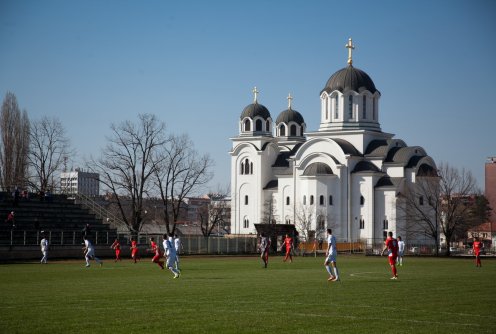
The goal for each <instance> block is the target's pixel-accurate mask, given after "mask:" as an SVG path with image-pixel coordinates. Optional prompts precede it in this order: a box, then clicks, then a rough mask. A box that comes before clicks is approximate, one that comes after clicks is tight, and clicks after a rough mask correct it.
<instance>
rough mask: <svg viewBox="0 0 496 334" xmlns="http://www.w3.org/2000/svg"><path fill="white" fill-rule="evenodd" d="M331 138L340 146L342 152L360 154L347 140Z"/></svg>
mask: <svg viewBox="0 0 496 334" xmlns="http://www.w3.org/2000/svg"><path fill="white" fill-rule="evenodd" d="M332 140H334V141H335V142H336V143H337V144H338V145H339V146H340V147H341V149H342V150H343V152H344V154H350V155H360V152H358V150H357V149H356V148H355V146H353V144H352V143H350V142H349V141H346V140H344V139H339V138H333V139H332Z"/></svg>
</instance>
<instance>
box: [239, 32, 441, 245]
mask: <svg viewBox="0 0 496 334" xmlns="http://www.w3.org/2000/svg"><path fill="white" fill-rule="evenodd" d="M346 47H347V48H348V50H349V54H348V66H346V67H345V68H343V69H340V70H338V71H337V72H335V73H334V74H333V75H332V76H331V77H330V78H329V80H328V81H327V83H326V85H325V87H324V88H323V89H322V91H321V92H320V101H321V108H320V126H319V128H318V130H317V131H307V125H306V123H305V121H304V118H303V116H302V115H301V114H300V113H299V112H298V111H296V110H294V109H293V108H292V106H291V96H289V97H288V100H289V104H288V109H287V110H284V111H282V112H281V113H279V114H278V116H277V118H275V121H274V119H273V118H272V116H271V113H270V112H269V110H268V109H267V108H266V107H265V106H264V105H262V104H261V103H259V101H258V97H257V93H258V92H257V90H256V88H255V89H254V101H253V103H251V104H249V105H248V106H246V107H245V108H244V110H243V111H242V113H241V115H240V118H239V134H238V136H236V137H234V138H231V140H232V144H233V145H232V150H231V152H230V155H231V201H232V202H231V233H233V234H254V233H256V230H255V224H259V223H275V224H294V225H295V227H296V229H297V230H298V231H299V233H300V236H301V237H303V238H312V237H314V236H315V237H318V238H322V237H323V236H324V234H325V230H326V229H327V228H332V229H333V234H334V235H335V236H336V238H337V239H338V241H358V240H363V239H376V240H377V239H382V238H383V237H384V236H385V233H386V232H387V231H393V232H394V234H395V235H397V234H401V233H402V231H406V227H407V222H406V220H405V219H404V218H402V215H401V214H400V212H399V211H400V207H399V206H400V202H401V201H399V200H398V195H399V193H400V192H401V189H402V188H403V187H404V186H405V184H407V183H410V184H412V183H415V178H416V177H417V176H419V175H422V174H425V173H428V172H431V171H433V170H434V171H435V170H436V165H435V162H434V161H433V159H432V158H431V157H429V156H428V155H427V153H426V151H425V150H424V149H423V148H422V147H419V146H408V145H407V144H406V143H405V142H404V141H403V140H401V139H396V138H394V135H393V134H390V133H386V132H382V130H381V127H380V123H379V118H380V117H379V116H380V98H381V93H380V92H379V90H378V89H377V88H376V87H375V84H374V82H373V81H372V79H371V78H370V76H369V75H368V74H367V73H365V72H364V71H362V70H360V69H358V68H356V67H354V66H353V60H352V53H351V51H352V49H353V45H352V41H351V39H350V40H349V42H348V44H347V45H346Z"/></svg>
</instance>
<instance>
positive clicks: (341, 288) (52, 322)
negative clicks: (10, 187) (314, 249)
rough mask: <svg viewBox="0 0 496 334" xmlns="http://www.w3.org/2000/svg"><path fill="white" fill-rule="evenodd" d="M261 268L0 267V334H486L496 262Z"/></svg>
mask: <svg viewBox="0 0 496 334" xmlns="http://www.w3.org/2000/svg"><path fill="white" fill-rule="evenodd" d="M269 261H270V262H269V268H267V269H264V268H262V265H261V262H260V259H259V258H257V257H182V258H181V267H182V268H181V269H182V275H181V277H180V278H178V279H173V278H172V274H171V273H170V271H167V270H160V269H159V267H158V266H157V265H155V264H152V263H151V262H150V259H143V260H142V261H141V262H139V263H137V264H134V263H132V262H131V261H130V260H124V261H122V262H119V263H114V261H113V260H110V259H107V260H106V261H105V263H104V265H103V267H100V266H97V265H96V264H95V263H94V262H93V263H92V265H91V267H90V268H85V267H84V260H83V259H81V260H80V261H52V262H49V264H47V265H40V264H39V263H22V264H3V265H0V277H1V280H0V291H1V297H2V298H1V301H2V302H1V305H0V308H1V310H0V317H1V318H0V333H50V334H53V333H124V332H126V333H150V332H151V331H153V332H154V333H163V332H165V333H429V334H432V333H466V332H477V333H495V332H496V313H495V311H496V300H495V297H496V281H495V279H496V261H494V260H486V259H483V262H482V265H483V267H482V268H476V267H475V265H474V262H473V259H459V258H458V259H449V258H439V259H437V258H419V257H407V258H405V264H404V265H403V266H402V267H399V268H398V275H399V280H397V281H392V280H390V279H389V278H390V277H391V271H390V268H389V265H388V264H387V259H386V257H365V256H350V255H340V256H338V267H339V269H340V276H341V281H340V282H327V277H328V276H327V272H326V271H325V269H324V267H323V261H324V258H323V257H318V258H313V257H304V258H302V257H296V258H295V259H294V262H293V263H283V262H282V257H280V256H272V257H271V258H270V260H269Z"/></svg>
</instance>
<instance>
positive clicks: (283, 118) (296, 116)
mask: <svg viewBox="0 0 496 334" xmlns="http://www.w3.org/2000/svg"><path fill="white" fill-rule="evenodd" d="M290 122H295V123H296V124H298V125H302V124H303V123H305V120H304V119H303V116H301V114H300V113H299V112H297V111H296V110H293V109H291V108H289V109H287V110H284V111H282V112H281V113H280V114H279V116H277V120H276V124H279V123H286V124H289V123H290Z"/></svg>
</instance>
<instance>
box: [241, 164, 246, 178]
mask: <svg viewBox="0 0 496 334" xmlns="http://www.w3.org/2000/svg"><path fill="white" fill-rule="evenodd" d="M244 173H245V163H244V162H243V161H241V175H243V174H244Z"/></svg>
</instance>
